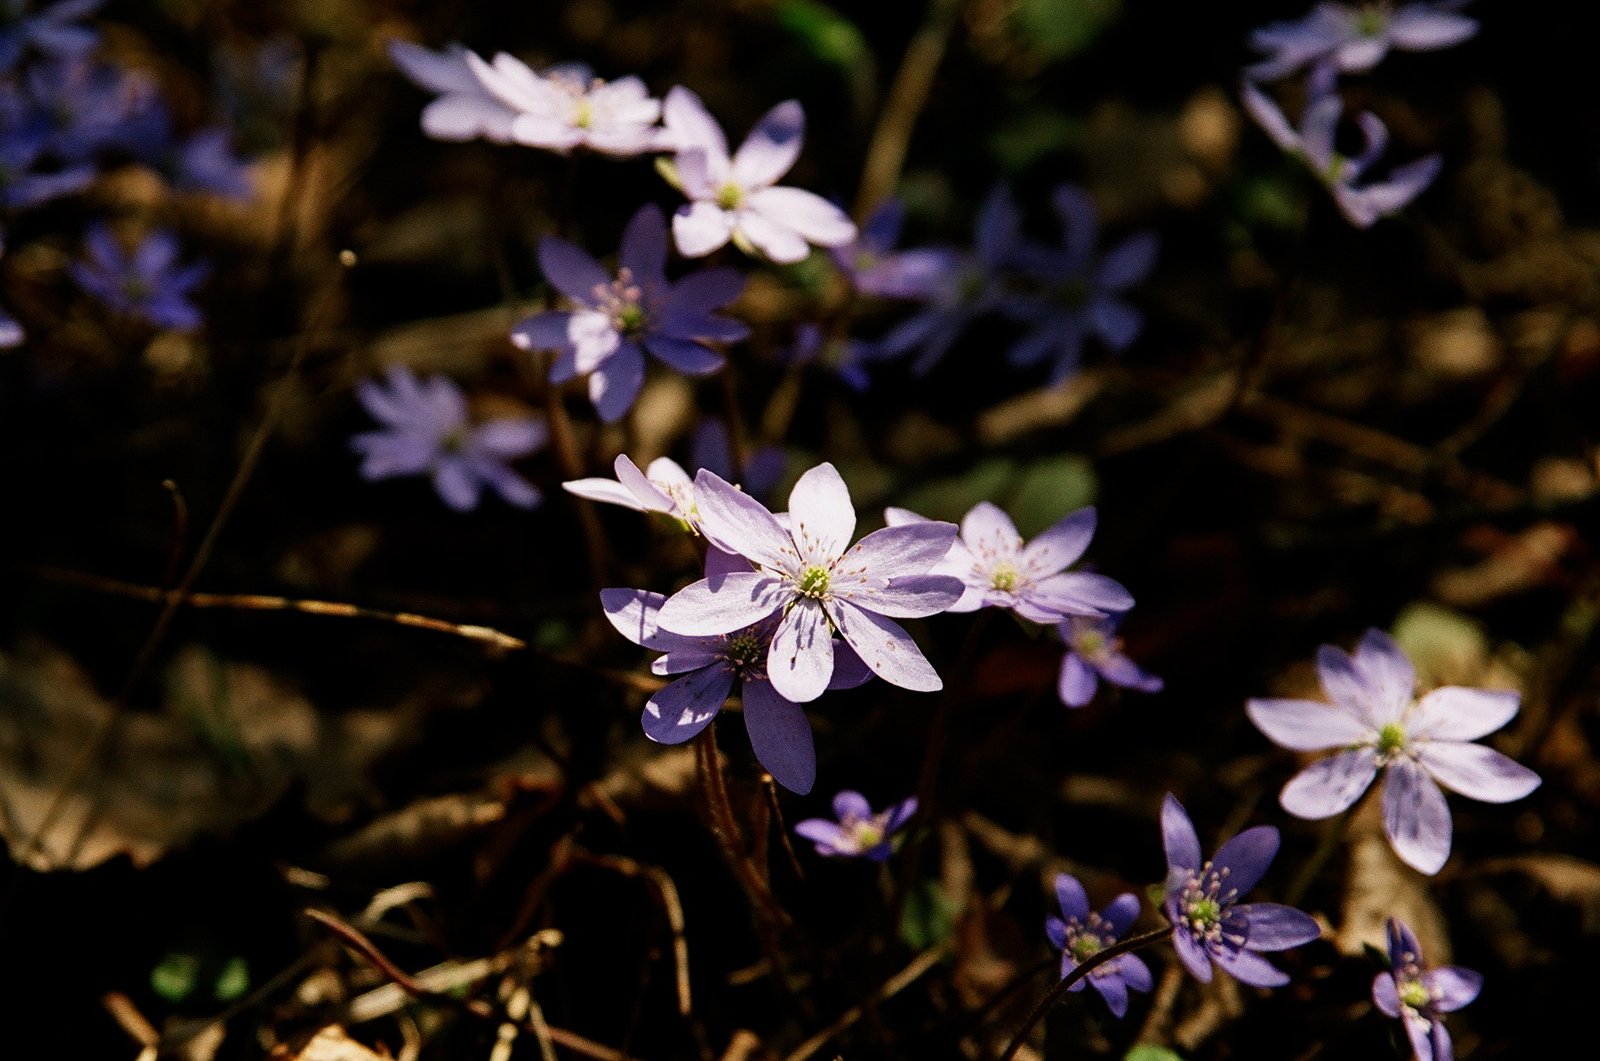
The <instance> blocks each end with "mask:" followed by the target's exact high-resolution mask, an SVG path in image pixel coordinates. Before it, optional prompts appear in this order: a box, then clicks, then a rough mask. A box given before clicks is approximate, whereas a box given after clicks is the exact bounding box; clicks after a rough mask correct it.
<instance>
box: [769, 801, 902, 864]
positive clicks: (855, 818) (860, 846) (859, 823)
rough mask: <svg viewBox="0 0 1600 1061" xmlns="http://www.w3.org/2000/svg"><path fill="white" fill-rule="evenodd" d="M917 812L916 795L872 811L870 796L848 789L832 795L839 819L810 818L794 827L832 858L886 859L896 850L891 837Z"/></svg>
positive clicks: (821, 851) (835, 812) (835, 811)
mask: <svg viewBox="0 0 1600 1061" xmlns="http://www.w3.org/2000/svg"><path fill="white" fill-rule="evenodd" d="M916 813H917V801H916V799H915V797H913V798H911V799H907V800H902V801H901V802H899V803H896V804H895V805H894V806H892V807H889V808H887V809H886V810H882V811H879V812H877V813H873V810H872V805H871V804H870V803H868V802H867V797H865V796H863V795H862V794H861V793H859V792H851V791H849V790H848V789H846V790H845V791H843V792H841V793H839V794H838V795H837V796H834V797H833V814H834V817H835V818H837V819H838V821H836V822H831V821H829V820H828V819H826V818H807V819H806V820H805V821H802V822H797V823H795V827H794V831H795V832H796V833H797V834H799V835H800V836H803V837H805V838H806V839H807V840H810V841H811V842H812V843H814V844H816V845H817V854H819V855H825V856H827V857H829V858H835V857H843V858H867V859H871V860H872V861H874V862H883V861H885V860H886V859H888V857H889V855H890V854H891V853H892V852H893V851H894V848H893V846H892V845H891V844H890V843H889V838H890V837H891V836H893V835H894V833H895V831H896V830H897V829H899V828H900V827H901V826H902V825H904V824H905V823H906V822H908V821H910V820H911V816H912V815H913V814H916Z"/></svg>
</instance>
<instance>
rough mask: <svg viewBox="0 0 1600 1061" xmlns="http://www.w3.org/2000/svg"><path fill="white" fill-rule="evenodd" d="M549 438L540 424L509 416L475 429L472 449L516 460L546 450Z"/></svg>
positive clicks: (487, 422) (486, 422)
mask: <svg viewBox="0 0 1600 1061" xmlns="http://www.w3.org/2000/svg"><path fill="white" fill-rule="evenodd" d="M548 438H549V432H548V431H547V430H546V428H545V426H544V424H543V423H541V422H540V421H538V420H530V419H527V418H525V417H509V416H508V417H502V418H501V419H498V420H488V421H485V422H484V423H482V424H479V425H478V426H477V427H476V428H474V429H473V431H472V441H471V443H470V447H469V448H471V449H472V450H473V451H474V452H478V453H485V454H488V455H489V456H491V457H496V458H498V459H500V460H516V459H517V458H518V457H525V456H527V455H528V454H530V453H532V452H533V451H534V450H536V449H538V448H539V447H541V446H543V445H544V444H545V441H546V440H547V439H548Z"/></svg>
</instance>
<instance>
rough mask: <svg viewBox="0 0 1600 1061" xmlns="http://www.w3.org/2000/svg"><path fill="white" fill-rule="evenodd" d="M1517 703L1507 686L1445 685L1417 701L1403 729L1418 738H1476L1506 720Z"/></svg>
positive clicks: (1514, 712) (1513, 713) (1520, 702)
mask: <svg viewBox="0 0 1600 1061" xmlns="http://www.w3.org/2000/svg"><path fill="white" fill-rule="evenodd" d="M1521 704H1522V697H1521V695H1519V694H1518V693H1515V692H1513V691H1511V690H1510V689H1464V688H1462V687H1460V686H1458V685H1446V686H1444V687H1443V688H1440V689H1435V690H1433V692H1431V693H1428V694H1427V695H1426V696H1424V697H1423V698H1422V699H1421V700H1419V701H1418V702H1417V707H1416V710H1415V711H1414V712H1413V714H1412V716H1411V720H1410V725H1409V726H1408V727H1407V729H1408V730H1409V731H1410V733H1411V735H1412V736H1413V737H1416V738H1418V739H1427V740H1451V741H1459V740H1477V739H1478V738H1479V737H1484V736H1487V735H1489V734H1490V733H1493V732H1494V731H1495V730H1497V729H1499V728H1500V727H1501V726H1503V725H1505V724H1506V723H1507V722H1510V721H1511V720H1512V718H1514V717H1515V716H1516V714H1517V709H1518V708H1519V707H1520V706H1521Z"/></svg>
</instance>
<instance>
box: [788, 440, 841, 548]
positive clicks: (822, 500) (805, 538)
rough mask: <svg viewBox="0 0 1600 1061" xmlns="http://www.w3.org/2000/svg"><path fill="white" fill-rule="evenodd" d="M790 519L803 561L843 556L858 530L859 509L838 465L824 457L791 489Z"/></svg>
mask: <svg viewBox="0 0 1600 1061" xmlns="http://www.w3.org/2000/svg"><path fill="white" fill-rule="evenodd" d="M789 520H790V526H791V527H792V528H793V531H792V533H793V536H794V542H795V544H796V545H797V546H798V547H799V549H800V558H801V561H802V562H804V563H807V564H812V563H821V564H827V563H830V562H832V561H833V560H835V559H837V558H838V557H839V556H841V555H842V554H843V553H844V551H845V549H846V548H847V547H848V546H849V544H850V539H851V538H853V537H854V536H855V533H856V509H855V505H853V504H852V503H851V501H850V490H849V488H848V487H847V486H845V484H844V479H842V478H841V477H840V475H839V472H838V469H836V468H835V467H834V466H833V465H832V464H829V463H827V462H826V461H824V462H823V463H821V464H819V465H817V466H816V467H815V468H812V469H810V470H809V471H807V472H806V473H805V474H804V475H802V476H800V478H799V479H798V480H797V481H796V482H795V484H794V489H793V490H791V491H789Z"/></svg>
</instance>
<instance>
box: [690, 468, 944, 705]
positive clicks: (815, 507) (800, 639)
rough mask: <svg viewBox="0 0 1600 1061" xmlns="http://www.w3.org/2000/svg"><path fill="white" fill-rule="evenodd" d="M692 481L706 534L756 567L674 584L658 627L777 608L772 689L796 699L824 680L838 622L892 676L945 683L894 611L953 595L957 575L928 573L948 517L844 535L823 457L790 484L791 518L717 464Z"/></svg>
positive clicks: (903, 681) (758, 614)
mask: <svg viewBox="0 0 1600 1061" xmlns="http://www.w3.org/2000/svg"><path fill="white" fill-rule="evenodd" d="M694 486H695V504H696V507H697V508H698V509H699V513H700V529H701V530H702V531H703V532H704V534H705V536H706V539H707V540H708V541H709V542H710V543H711V544H712V545H714V546H716V547H717V548H718V549H720V550H722V551H723V552H726V553H732V554H734V555H737V556H742V557H744V558H745V559H747V560H749V561H750V562H751V563H752V564H753V565H755V567H756V570H754V571H732V572H719V573H717V574H715V575H713V576H712V577H709V578H705V579H702V580H700V581H699V582H696V583H694V584H692V585H690V586H687V587H685V588H684V589H681V590H679V591H678V592H677V594H675V595H674V596H673V597H672V599H670V600H668V601H667V602H666V604H665V605H663V606H662V609H661V615H660V624H661V626H662V627H663V628H664V629H667V630H671V631H673V632H675V633H679V634H686V635H689V636H708V635H713V634H724V633H728V632H730V631H733V630H738V629H742V628H743V627H746V626H751V625H753V624H755V623H759V622H761V621H762V620H763V619H766V618H768V617H769V616H772V615H775V614H779V615H780V621H779V623H778V628H777V630H776V632H775V633H774V634H773V638H772V647H771V649H770V651H769V652H768V656H767V676H768V678H769V679H770V680H771V682H772V686H773V688H774V689H775V690H777V692H778V694H779V695H781V696H783V697H785V698H786V699H789V700H793V701H794V702H796V703H802V704H803V703H807V702H808V701H811V700H815V699H816V698H817V697H818V696H821V695H822V693H823V691H824V690H825V689H827V687H828V682H829V680H830V679H831V678H832V676H833V671H834V657H833V633H834V632H835V631H836V632H837V633H838V634H839V636H840V637H841V638H843V639H844V640H845V641H846V642H847V643H848V644H849V645H850V647H851V648H853V649H854V650H855V651H856V653H857V654H858V655H859V656H860V657H861V659H862V660H863V661H864V662H865V663H866V665H867V667H868V668H869V669H871V670H872V672H873V673H875V674H877V675H878V677H880V678H882V679H884V680H885V681H887V682H889V683H890V684H892V685H898V686H900V687H901V688H904V689H912V690H916V691H918V692H930V691H933V690H936V689H939V688H940V687H941V683H940V681H939V675H938V674H937V673H935V672H934V669H933V667H932V665H930V664H929V663H928V661H927V659H926V658H925V657H924V656H923V655H922V651H921V649H919V648H917V643H916V642H915V641H913V640H912V639H911V635H909V634H907V633H906V632H905V630H904V629H903V628H902V627H901V626H900V625H899V624H897V623H896V622H894V619H895V618H917V617H920V616H925V615H932V614H934V613H935V612H940V611H944V610H945V609H946V608H948V607H949V606H950V605H951V604H953V603H955V601H956V599H957V598H959V597H960V596H961V589H962V587H961V583H960V582H959V581H957V580H956V579H954V578H950V577H948V576H944V575H936V574H930V573H929V569H930V568H932V567H933V565H934V564H935V563H937V562H938V561H939V559H940V558H941V557H943V556H944V554H945V553H946V552H948V551H949V549H950V543H951V542H952V541H953V540H954V539H955V533H956V528H955V525H954V524H952V523H933V522H926V523H916V524H911V525H908V526H903V527H885V528H883V529H882V530H878V531H874V532H872V533H871V534H869V535H867V536H866V537H865V538H862V539H861V540H860V541H859V542H857V543H856V544H855V545H853V546H852V545H850V539H851V537H852V536H853V535H854V533H855V526H856V512H855V506H854V505H852V504H851V502H850V492H849V490H848V489H847V488H846V487H845V484H844V480H843V479H841V478H840V477H839V473H838V472H837V471H836V470H835V469H834V467H833V465H831V464H819V465H817V466H816V467H815V468H812V469H811V470H810V471H808V472H806V473H805V474H804V475H802V476H800V479H799V481H797V482H796V483H795V485H794V489H793V490H792V491H791V492H790V494H789V513H788V521H787V523H783V522H780V521H779V520H778V518H777V517H776V516H774V515H773V514H772V513H771V512H770V511H768V509H767V507H766V506H765V505H763V504H761V502H759V501H757V500H755V499H754V498H752V497H749V496H748V495H746V494H744V493H742V492H741V491H739V490H738V489H736V488H734V487H733V486H730V485H729V484H728V483H727V482H726V481H725V480H723V479H722V478H721V477H720V476H718V475H716V474H715V473H713V472H709V471H706V470H704V469H702V470H701V471H700V473H699V474H698V475H696V476H695V484H694Z"/></svg>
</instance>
